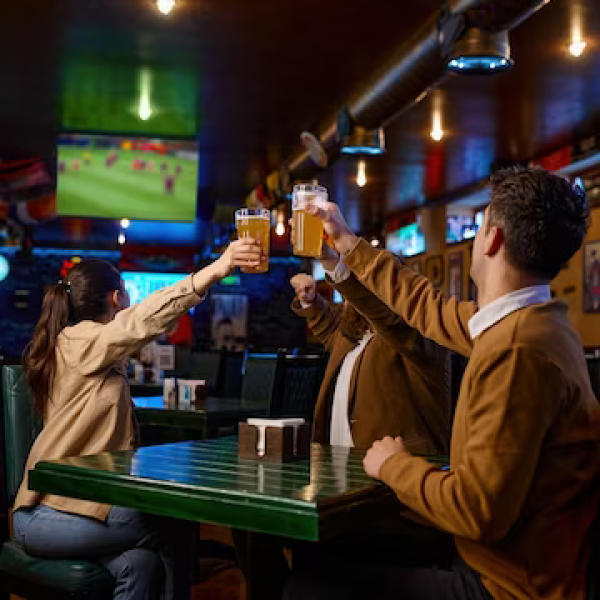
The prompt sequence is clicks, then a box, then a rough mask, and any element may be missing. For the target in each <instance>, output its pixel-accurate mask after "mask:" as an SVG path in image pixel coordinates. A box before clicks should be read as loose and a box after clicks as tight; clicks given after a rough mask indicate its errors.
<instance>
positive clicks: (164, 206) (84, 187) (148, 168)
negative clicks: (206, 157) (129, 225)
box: [57, 134, 198, 221]
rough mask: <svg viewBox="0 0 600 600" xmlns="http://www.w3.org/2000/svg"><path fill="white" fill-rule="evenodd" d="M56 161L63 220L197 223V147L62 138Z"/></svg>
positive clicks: (107, 138)
mask: <svg viewBox="0 0 600 600" xmlns="http://www.w3.org/2000/svg"><path fill="white" fill-rule="evenodd" d="M57 161H58V164H57V173H58V175H57V177H58V182H57V188H58V189H57V212H58V214H59V215H61V216H73V217H97V218H106V219H123V218H127V219H137V220H145V221H153V220H157V221H194V220H195V218H196V196H197V187H198V183H197V182H198V147H197V144H196V142H193V141H175V140H167V139H148V138H141V137H137V138H135V137H133V138H132V137H122V136H113V135H81V134H73V135H63V136H61V137H60V138H59V142H58V157H57Z"/></svg>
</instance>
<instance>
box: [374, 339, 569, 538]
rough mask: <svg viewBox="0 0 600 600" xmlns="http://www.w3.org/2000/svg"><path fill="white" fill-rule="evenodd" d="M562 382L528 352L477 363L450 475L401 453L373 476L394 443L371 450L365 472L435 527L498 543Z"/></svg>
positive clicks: (556, 406)
mask: <svg viewBox="0 0 600 600" xmlns="http://www.w3.org/2000/svg"><path fill="white" fill-rule="evenodd" d="M561 377H562V375H561V373H560V371H559V369H558V368H557V367H556V366H555V365H552V364H550V363H548V361H547V360H546V359H544V358H542V357H539V356H537V355H536V354H535V353H534V352H533V351H532V350H531V349H530V348H524V347H518V346H517V347H513V348H508V349H499V350H497V351H496V352H493V353H491V354H490V355H488V356H486V357H485V358H483V359H480V360H479V361H478V366H477V367H476V372H474V373H473V376H472V381H473V382H474V384H473V389H472V390H471V392H470V394H469V398H468V399H467V402H468V404H469V406H468V408H467V410H468V412H469V414H470V415H472V418H471V419H470V422H469V431H468V438H467V442H466V446H465V447H464V449H463V451H462V453H461V456H460V458H459V459H458V460H457V461H456V462H452V463H451V468H450V470H449V471H441V470H440V469H439V468H438V467H436V466H434V465H432V464H430V463H428V462H427V461H425V460H423V459H421V458H417V457H414V456H411V455H410V454H409V453H408V452H406V451H405V450H400V451H399V452H395V453H393V454H392V455H391V456H389V457H388V458H387V459H386V458H384V457H385V454H383V455H381V454H380V458H383V459H384V462H383V464H382V466H380V467H379V469H378V473H375V472H373V470H372V469H371V467H370V465H375V464H378V463H377V462H376V463H373V458H377V453H378V452H380V451H381V450H382V447H384V446H385V445H386V444H391V445H393V444H394V443H397V442H394V441H393V440H391V438H386V439H385V440H382V441H380V442H376V443H375V444H374V446H373V448H372V449H371V450H369V453H367V456H366V457H365V461H364V463H365V469H366V470H367V472H369V473H370V474H371V475H373V476H377V477H379V478H381V479H382V480H383V481H384V482H385V483H387V484H388V485H389V486H390V487H391V488H392V489H393V490H394V491H395V492H396V495H397V496H398V498H399V500H400V501H401V502H402V503H403V504H405V505H406V506H408V507H409V508H411V509H413V510H415V511H416V512H417V513H418V514H420V515H421V516H423V517H425V518H426V519H428V520H429V521H430V522H431V523H433V524H434V525H436V526H437V527H439V528H441V529H443V530H445V531H447V532H449V533H452V534H454V535H457V536H460V537H464V538H467V539H471V540H477V541H485V542H488V543H489V542H494V541H498V540H501V539H502V538H504V537H505V536H506V535H507V534H508V533H509V531H510V529H511V527H512V526H513V525H514V523H515V521H516V520H517V517H518V515H519V513H520V512H521V507H522V505H523V502H524V501H525V497H526V495H527V493H528V491H529V489H530V483H531V480H532V478H533V476H534V473H535V471H536V469H537V468H538V460H539V456H540V452H542V449H543V444H544V441H545V438H546V435H547V432H548V430H549V429H550V428H551V427H552V426H553V424H554V422H555V419H556V415H557V414H558V411H559V410H560V407H561V402H563V398H561V397H560V392H559V391H560V390H563V389H564V382H563V381H561ZM507 423H512V424H513V426H512V427H508V426H507ZM372 468H373V469H375V468H376V467H375V466H373V467H372Z"/></svg>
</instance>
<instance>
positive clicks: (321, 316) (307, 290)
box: [290, 273, 340, 351]
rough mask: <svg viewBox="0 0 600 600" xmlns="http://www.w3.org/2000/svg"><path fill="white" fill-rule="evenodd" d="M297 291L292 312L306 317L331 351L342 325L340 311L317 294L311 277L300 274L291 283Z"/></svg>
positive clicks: (309, 324)
mask: <svg viewBox="0 0 600 600" xmlns="http://www.w3.org/2000/svg"><path fill="white" fill-rule="evenodd" d="M290 283H291V285H292V287H293V288H294V290H295V291H296V297H295V298H294V300H293V302H292V310H293V311H294V312H295V313H296V314H297V315H298V316H300V317H304V318H305V319H306V320H307V322H308V326H309V327H310V330H311V331H312V332H313V334H314V335H315V337H316V338H317V339H318V340H319V342H320V343H321V344H323V346H324V347H325V349H326V350H328V351H331V348H332V347H333V344H334V343H335V338H336V336H337V334H338V328H339V324H340V311H339V310H337V309H336V308H334V307H333V306H331V304H329V302H327V300H325V298H323V297H322V296H320V295H319V294H317V292H316V284H315V281H314V279H313V278H312V277H311V276H310V275H306V274H304V273H300V274H298V275H295V276H294V277H292V279H291V281H290Z"/></svg>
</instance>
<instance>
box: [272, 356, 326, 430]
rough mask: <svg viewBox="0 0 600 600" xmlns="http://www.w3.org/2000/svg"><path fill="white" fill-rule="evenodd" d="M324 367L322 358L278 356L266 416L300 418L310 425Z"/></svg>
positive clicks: (324, 362) (324, 358)
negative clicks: (269, 404) (271, 396)
mask: <svg viewBox="0 0 600 600" xmlns="http://www.w3.org/2000/svg"><path fill="white" fill-rule="evenodd" d="M326 364H327V357H326V355H322V354H311V355H305V356H292V355H290V354H285V353H283V352H280V353H279V355H278V358H277V368H276V371H275V383H274V393H273V398H272V401H271V406H270V410H269V414H270V416H271V417H275V418H280V417H302V418H304V419H306V420H307V421H312V418H313V411H314V408H315V404H316V402H317V396H318V394H319V388H320V387H321V381H322V380H323V374H324V372H325V366H326Z"/></svg>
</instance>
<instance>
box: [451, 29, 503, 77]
mask: <svg viewBox="0 0 600 600" xmlns="http://www.w3.org/2000/svg"><path fill="white" fill-rule="evenodd" d="M446 65H447V67H448V69H449V70H450V71H454V72H455V73H468V74H474V75H482V74H489V73H499V72H501V71H507V70H508V69H510V68H511V67H512V66H513V65H514V61H513V60H512V59H511V57H510V43H509V40H508V32H507V31H499V32H496V33H492V32H489V31H484V30H483V29H478V28H476V27H471V28H469V29H467V30H465V32H464V34H463V35H462V36H461V37H460V38H459V39H458V40H457V41H456V42H455V43H454V44H453V45H452V48H451V50H450V54H449V56H448V59H447V63H446Z"/></svg>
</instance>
